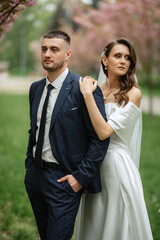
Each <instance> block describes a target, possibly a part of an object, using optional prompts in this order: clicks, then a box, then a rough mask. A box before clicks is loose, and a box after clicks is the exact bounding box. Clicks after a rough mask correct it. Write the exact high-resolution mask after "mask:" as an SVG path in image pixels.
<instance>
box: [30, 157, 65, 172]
mask: <svg viewBox="0 0 160 240" xmlns="http://www.w3.org/2000/svg"><path fill="white" fill-rule="evenodd" d="M33 163H34V158H33ZM41 168H53V169H54V170H57V169H62V168H61V167H60V165H59V164H57V163H54V162H46V161H44V160H42V161H41Z"/></svg>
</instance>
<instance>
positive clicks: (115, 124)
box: [108, 102, 141, 145]
mask: <svg viewBox="0 0 160 240" xmlns="http://www.w3.org/2000/svg"><path fill="white" fill-rule="evenodd" d="M140 115H141V110H140V109H139V108H138V107H137V106H136V105H135V104H133V103H132V102H128V103H127V105H126V106H124V107H123V106H121V107H118V108H116V110H115V112H113V113H112V114H111V115H110V117H109V119H108V123H109V125H110V126H111V127H112V128H113V130H114V132H115V133H116V134H117V135H118V136H119V137H120V138H121V140H122V141H123V142H124V143H125V144H127V145H129V143H130V140H131V137H132V134H133V130H134V126H135V123H136V121H137V119H138V118H139V117H140Z"/></svg>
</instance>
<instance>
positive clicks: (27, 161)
mask: <svg viewBox="0 0 160 240" xmlns="http://www.w3.org/2000/svg"><path fill="white" fill-rule="evenodd" d="M31 103H32V86H31V87H30V91H29V107H30V117H31V105H32V104H31ZM28 133H29V140H28V146H27V153H26V156H27V157H26V159H25V169H26V170H27V169H28V168H29V167H30V165H31V163H32V149H33V137H32V131H31V128H30V129H29V131H28Z"/></svg>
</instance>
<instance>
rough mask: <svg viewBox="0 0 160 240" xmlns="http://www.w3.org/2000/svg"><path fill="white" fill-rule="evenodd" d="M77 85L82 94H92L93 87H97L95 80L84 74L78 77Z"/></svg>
mask: <svg viewBox="0 0 160 240" xmlns="http://www.w3.org/2000/svg"><path fill="white" fill-rule="evenodd" d="M79 87H80V90H81V93H82V94H83V95H84V96H87V95H90V94H92V92H94V91H95V89H96V88H97V81H96V80H95V79H94V78H91V77H89V76H85V77H84V78H82V77H80V79H79Z"/></svg>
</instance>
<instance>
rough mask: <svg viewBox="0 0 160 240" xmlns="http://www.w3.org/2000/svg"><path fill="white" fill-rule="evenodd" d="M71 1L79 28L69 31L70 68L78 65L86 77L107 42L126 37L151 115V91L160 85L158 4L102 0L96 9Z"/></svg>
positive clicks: (159, 4) (95, 64) (159, 12)
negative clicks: (134, 52)
mask: <svg viewBox="0 0 160 240" xmlns="http://www.w3.org/2000/svg"><path fill="white" fill-rule="evenodd" d="M70 2H72V4H71V3H70V6H72V9H71V10H70V11H71V13H72V16H73V18H74V21H75V22H76V24H77V26H78V28H77V30H76V31H71V34H72V39H73V43H72V45H73V54H75V56H74V57H73V58H74V61H73V63H72V66H73V67H74V68H78V66H80V67H81V68H82V69H83V71H82V73H84V74H87V72H86V73H85V71H86V70H87V67H88V68H90V70H94V69H96V67H97V66H99V64H97V62H99V61H98V60H100V53H101V52H102V51H103V49H104V47H105V46H106V44H107V43H108V42H110V41H112V40H114V39H116V38H118V37H127V38H128V39H130V40H131V42H132V43H133V44H134V46H135V48H136V52H137V55H138V68H139V75H138V76H139V79H140V80H141V81H143V82H144V83H145V84H146V85H147V86H148V90H149V95H150V113H151V114H152V92H153V88H154V87H156V86H157V85H158V84H159V82H160V81H159V76H160V68H159V62H160V41H159V36H160V27H159V26H160V1H159V0H154V1H153V0H130V1H127V0H117V1H109V0H103V1H101V2H100V4H99V7H98V9H94V8H91V7H89V6H87V7H86V5H83V4H82V3H79V4H78V5H77V4H76V3H75V2H74V1H73V0H72V1H70ZM76 56H78V57H77V58H76Z"/></svg>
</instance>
